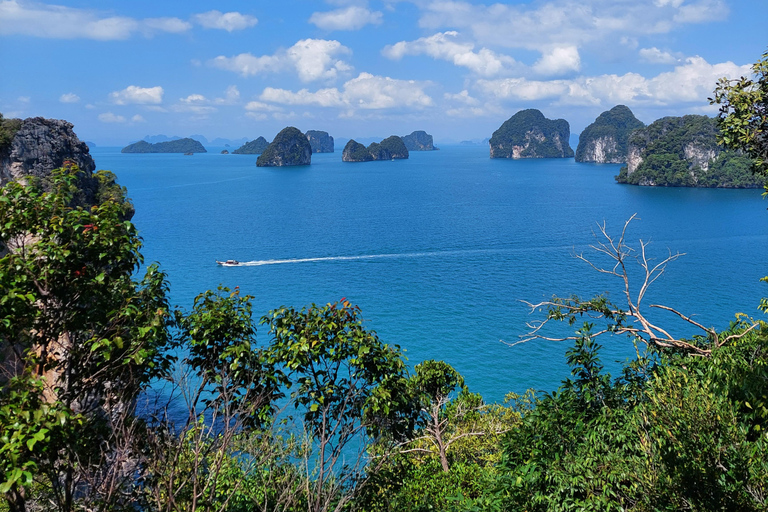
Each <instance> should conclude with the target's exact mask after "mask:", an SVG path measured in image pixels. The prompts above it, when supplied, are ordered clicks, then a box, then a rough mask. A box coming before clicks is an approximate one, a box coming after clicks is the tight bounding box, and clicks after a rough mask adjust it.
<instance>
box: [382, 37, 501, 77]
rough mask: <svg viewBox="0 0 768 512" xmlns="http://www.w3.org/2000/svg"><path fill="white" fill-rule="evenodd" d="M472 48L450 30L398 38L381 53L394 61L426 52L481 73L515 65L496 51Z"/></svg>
mask: <svg viewBox="0 0 768 512" xmlns="http://www.w3.org/2000/svg"><path fill="white" fill-rule="evenodd" d="M474 47H475V45H474V44H473V43H470V42H464V41H461V40H460V39H459V33H458V32H456V31H454V30H452V31H448V32H439V33H437V34H434V35H432V36H429V37H422V38H419V39H416V40H415V41H400V42H398V43H395V44H393V45H387V46H385V47H384V49H383V50H382V52H381V53H382V54H383V55H384V56H385V57H387V58H389V59H393V60H399V59H401V58H403V57H404V56H405V55H428V56H430V57H432V58H434V59H441V60H446V61H449V62H453V64H454V65H456V66H463V67H466V68H468V69H469V70H471V71H472V72H474V73H477V74H478V75H481V76H495V75H498V74H500V73H502V72H504V71H506V70H508V69H509V68H510V67H511V66H513V65H514V64H515V60H514V59H513V58H512V57H509V56H506V55H500V54H497V53H495V52H493V51H491V50H489V49H487V48H481V49H480V51H478V52H475V51H473V50H474Z"/></svg>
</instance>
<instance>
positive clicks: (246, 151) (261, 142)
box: [232, 136, 269, 155]
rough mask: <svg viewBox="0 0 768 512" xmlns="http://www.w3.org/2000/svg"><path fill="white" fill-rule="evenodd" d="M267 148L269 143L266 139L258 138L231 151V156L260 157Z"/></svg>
mask: <svg viewBox="0 0 768 512" xmlns="http://www.w3.org/2000/svg"><path fill="white" fill-rule="evenodd" d="M267 146H269V142H267V139H265V138H264V137H261V136H259V137H258V138H256V139H254V140H252V141H250V142H246V143H245V144H243V145H242V146H240V147H239V148H237V149H236V150H234V151H232V154H233V155H260V154H262V153H263V152H264V150H265V149H267Z"/></svg>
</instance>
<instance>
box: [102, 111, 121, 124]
mask: <svg viewBox="0 0 768 512" xmlns="http://www.w3.org/2000/svg"><path fill="white" fill-rule="evenodd" d="M99 121H101V122H102V123H124V122H125V118H124V117H123V116H118V115H115V114H113V113H112V112H104V113H103V114H99Z"/></svg>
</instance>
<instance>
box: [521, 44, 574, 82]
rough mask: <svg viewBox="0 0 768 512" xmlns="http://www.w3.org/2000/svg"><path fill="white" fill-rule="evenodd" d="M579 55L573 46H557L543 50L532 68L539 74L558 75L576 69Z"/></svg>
mask: <svg viewBox="0 0 768 512" xmlns="http://www.w3.org/2000/svg"><path fill="white" fill-rule="evenodd" d="M580 68H581V57H580V56H579V50H578V49H577V48H576V47H575V46H557V47H554V48H551V49H549V50H548V51H546V52H544V53H543V54H542V56H541V59H539V60H538V61H537V62H536V64H534V65H533V70H534V71H536V72H537V73H539V74H541V75H547V76H558V75H564V74H567V73H572V72H574V71H578V70H579V69H580Z"/></svg>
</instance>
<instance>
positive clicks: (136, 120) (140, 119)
mask: <svg viewBox="0 0 768 512" xmlns="http://www.w3.org/2000/svg"><path fill="white" fill-rule="evenodd" d="M131 121H133V122H134V123H145V122H146V121H147V120H146V119H144V118H143V117H142V116H140V115H139V114H136V115H135V116H133V117H132V118H131Z"/></svg>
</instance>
